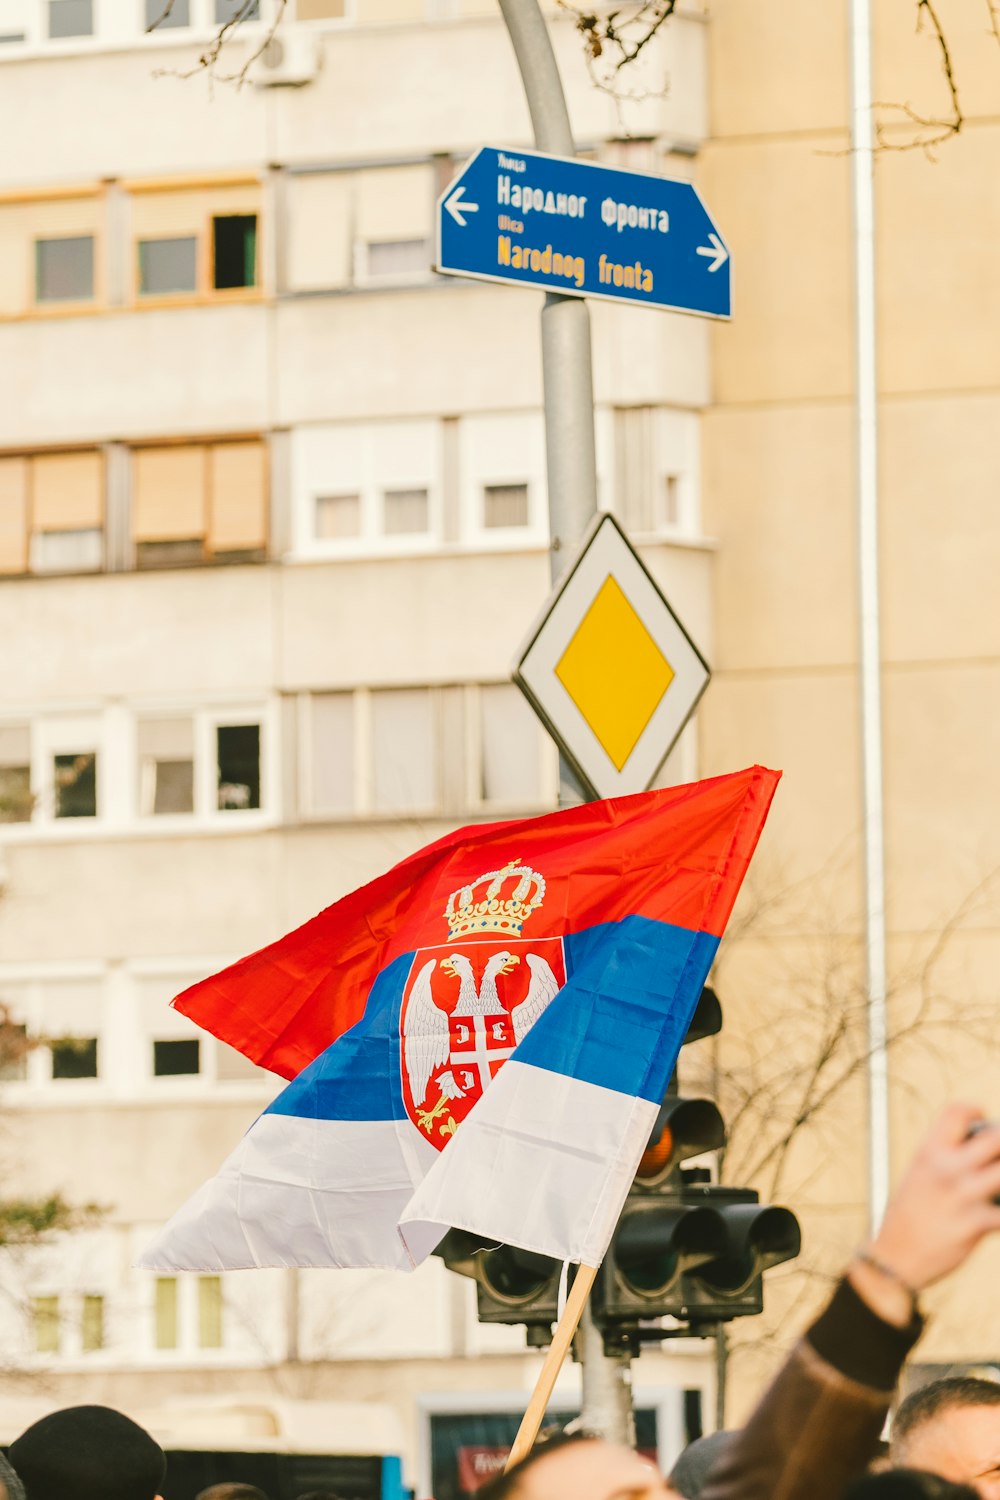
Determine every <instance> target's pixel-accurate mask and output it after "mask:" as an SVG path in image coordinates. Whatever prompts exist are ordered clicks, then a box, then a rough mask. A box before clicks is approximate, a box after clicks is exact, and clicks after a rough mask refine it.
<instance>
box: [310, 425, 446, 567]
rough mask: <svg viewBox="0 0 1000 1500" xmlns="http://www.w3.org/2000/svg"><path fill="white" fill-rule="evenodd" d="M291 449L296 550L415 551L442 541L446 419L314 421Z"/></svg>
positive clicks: (348, 551)
mask: <svg viewBox="0 0 1000 1500" xmlns="http://www.w3.org/2000/svg"><path fill="white" fill-rule="evenodd" d="M290 446H291V451H290V462H291V474H292V483H293V486H294V489H295V495H296V505H295V546H296V549H297V550H301V551H303V552H305V553H310V552H311V553H314V554H319V555H325V556H331V555H334V554H336V553H337V552H338V551H340V552H343V554H345V555H349V554H351V553H356V552H358V551H359V550H362V549H365V548H372V547H379V548H385V550H388V546H391V547H393V548H395V549H396V550H398V551H416V550H417V549H418V548H419V549H425V548H427V547H428V546H429V545H432V544H433V542H434V540H435V539H436V538H437V537H439V536H440V534H441V528H442V523H443V499H442V492H443V488H444V486H443V468H444V451H445V449H444V439H443V436H442V424H441V422H440V421H437V420H433V419H428V418H417V419H409V420H405V419H404V420H402V421H398V422H381V421H378V422H352V423H347V422H331V423H323V424H316V425H312V424H310V425H309V426H307V427H304V428H298V429H296V430H295V431H294V432H293V433H292V434H291V436H290ZM387 544H388V546H387Z"/></svg>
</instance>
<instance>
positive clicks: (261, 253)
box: [121, 21, 269, 312]
mask: <svg viewBox="0 0 1000 1500" xmlns="http://www.w3.org/2000/svg"><path fill="white" fill-rule="evenodd" d="M243 24H245V25H250V26H254V25H259V24H260V23H259V22H253V21H249V22H245V23H243ZM193 29H194V28H193V27H191V28H188V33H190V31H191V30H193ZM121 186H122V188H123V189H124V191H125V195H126V197H127V199H128V200H129V206H130V214H129V226H128V246H129V250H128V266H129V271H128V284H127V287H126V303H127V306H128V307H129V308H130V309H131V310H132V311H134V312H142V311H155V310H156V309H157V308H164V307H205V306H213V307H214V306H218V305H219V304H220V303H225V302H260V301H262V300H263V299H264V295H265V288H264V270H265V266H266V264H267V261H266V258H265V257H266V254H267V253H268V250H269V246H268V244H267V242H266V240H265V209H266V199H265V193H264V187H265V184H264V182H263V180H262V178H261V177H260V176H259V175H258V174H247V173H234V174H230V175H226V174H219V175H217V176H205V177H202V176H190V177H187V176H185V177H174V178H169V177H168V178H162V179H157V178H149V179H147V178H136V179H126V180H125V181H123V182H122V184H121ZM241 187H245V188H247V189H253V190H255V193H256V206H255V207H254V209H253V212H252V214H250V213H248V212H246V211H245V210H244V211H243V212H241V213H237V212H236V211H235V210H234V211H233V212H231V213H230V212H221V213H220V212H215V211H213V208H212V205H211V194H212V191H213V189H215V190H217V191H220V192H221V191H226V190H229V189H233V188H241ZM188 192H198V193H203V194H204V195H205V197H206V200H207V201H206V206H205V208H204V209H203V211H202V213H201V215H200V217H199V220H198V228H197V230H196V232H195V286H194V289H193V290H192V291H188V290H183V291H176V292H144V291H143V290H142V276H141V265H140V261H141V256H140V248H139V247H140V245H141V244H143V243H146V242H148V241H155V240H173V239H190V238H191V235H190V234H189V233H185V234H179V233H176V232H172V233H170V234H157V235H149V234H140V233H139V232H138V231H137V230H136V226H135V223H134V219H133V217H132V215H131V200H132V199H134V198H139V197H166V196H168V195H169V194H170V193H188ZM242 217H247V218H249V217H252V218H255V219H256V221H257V227H256V232H255V241H254V281H253V284H252V285H250V286H232V287H216V286H214V285H213V265H214V247H215V229H214V221H215V220H216V219H226V218H242Z"/></svg>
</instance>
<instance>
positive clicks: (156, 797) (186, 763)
mask: <svg viewBox="0 0 1000 1500" xmlns="http://www.w3.org/2000/svg"><path fill="white" fill-rule="evenodd" d="M138 748H139V812H140V813H141V815H142V816H143V817H160V816H162V815H163V814H169V813H190V812H194V721H193V720H192V719H190V718H185V719H140V721H139V725H138Z"/></svg>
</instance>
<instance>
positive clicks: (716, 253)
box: [459, 189, 729, 271]
mask: <svg viewBox="0 0 1000 1500" xmlns="http://www.w3.org/2000/svg"><path fill="white" fill-rule="evenodd" d="M459 191H461V189H460V190H459ZM466 206H468V205H466ZM708 237H709V239H710V240H711V242H712V243H711V244H710V245H699V246H698V249H697V251H696V252H695V253H696V254H697V255H709V256H712V257H713V259H712V264H711V265H710V266H709V268H708V269H709V270H710V271H717V270H718V269H719V267H720V266H724V265H725V264H726V261H727V260H728V259H729V251H728V250H727V249H726V247H725V245H724V244H723V243H722V241H721V240H720V239H719V236H718V235H717V234H713V233H712V231H711V230H709V231H708Z"/></svg>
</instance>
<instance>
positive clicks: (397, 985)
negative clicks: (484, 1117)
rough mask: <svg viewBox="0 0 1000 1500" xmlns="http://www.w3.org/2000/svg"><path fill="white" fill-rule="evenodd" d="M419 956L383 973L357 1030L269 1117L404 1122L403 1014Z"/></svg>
mask: <svg viewBox="0 0 1000 1500" xmlns="http://www.w3.org/2000/svg"><path fill="white" fill-rule="evenodd" d="M412 963H413V954H412V953H404V954H403V955H402V957H401V958H397V959H394V961H393V962H392V963H391V964H389V966H388V968H385V969H383V970H382V972H381V974H379V976H378V978H377V979H376V980H375V983H374V984H373V985H372V987H371V992H370V994H369V996H368V1003H367V1005H366V1006H365V1013H364V1015H363V1016H362V1017H361V1020H360V1021H359V1022H358V1023H357V1025H356V1026H352V1027H351V1029H350V1031H345V1032H344V1034H343V1036H341V1037H338V1038H337V1040H336V1041H335V1042H334V1043H332V1045H331V1046H329V1047H327V1049H326V1051H325V1052H321V1053H320V1055H319V1057H317V1058H315V1059H314V1060H313V1061H312V1062H311V1063H310V1064H309V1066H308V1068H304V1069H303V1070H302V1072H301V1073H300V1074H299V1076H298V1077H297V1078H293V1080H292V1082H291V1083H290V1084H289V1085H288V1087H287V1088H286V1089H285V1090H284V1091H283V1093H280V1094H279V1095H278V1097H277V1099H275V1100H274V1102H273V1103H272V1104H269V1105H268V1107H267V1109H266V1111H265V1113H266V1114H274V1115H298V1116H299V1118H300V1119H304V1120H401V1119H405V1118H406V1111H405V1110H404V1109H403V1085H402V1081H401V1076H400V1033H399V1015H400V1010H401V1008H402V1000H403V987H404V985H405V984H406V979H407V975H408V974H409V972H410V965H411V964H412Z"/></svg>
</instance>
